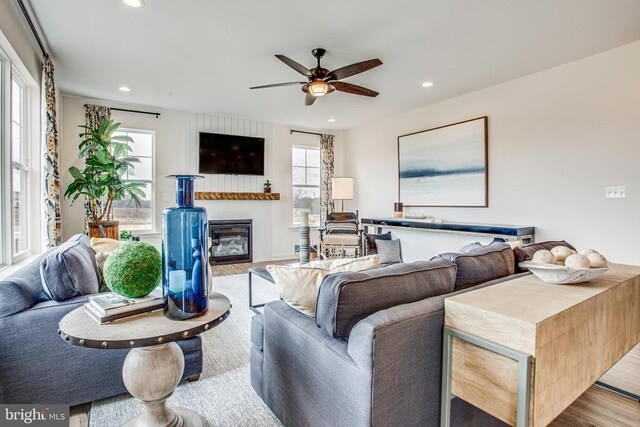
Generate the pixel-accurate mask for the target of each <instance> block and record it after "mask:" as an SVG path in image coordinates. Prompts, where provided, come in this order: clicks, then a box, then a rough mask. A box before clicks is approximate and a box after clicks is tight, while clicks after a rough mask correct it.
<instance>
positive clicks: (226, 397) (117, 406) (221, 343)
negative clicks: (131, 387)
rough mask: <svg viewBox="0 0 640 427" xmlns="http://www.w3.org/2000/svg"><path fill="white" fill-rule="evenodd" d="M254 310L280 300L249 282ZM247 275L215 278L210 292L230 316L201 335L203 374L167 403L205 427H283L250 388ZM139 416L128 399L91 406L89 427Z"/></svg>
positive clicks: (264, 285) (108, 426) (270, 289)
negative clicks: (224, 300) (221, 298)
mask: <svg viewBox="0 0 640 427" xmlns="http://www.w3.org/2000/svg"><path fill="white" fill-rule="evenodd" d="M253 282H254V284H253V298H254V304H255V303H258V302H265V301H271V300H274V299H277V298H278V294H277V292H276V290H275V287H274V286H273V285H272V284H271V283H268V282H266V281H264V280H262V279H260V278H258V277H254V279H253ZM247 283H248V277H247V274H238V275H233V276H222V277H214V278H213V284H212V286H213V290H214V291H216V292H219V293H222V294H224V295H226V296H227V297H228V298H229V299H230V300H231V304H232V308H231V314H230V315H229V317H228V318H227V319H226V320H225V321H224V322H222V323H221V324H220V325H219V326H216V327H215V328H213V329H212V330H211V331H209V332H207V333H204V334H202V335H201V337H202V347H203V348H202V350H203V355H204V361H203V372H202V375H201V376H200V380H199V381H196V382H192V383H190V382H186V381H185V382H182V383H180V385H178V387H177V388H176V391H175V393H174V394H173V396H171V397H170V398H169V400H168V402H169V404H170V405H172V406H180V407H184V408H189V409H191V410H194V411H196V412H198V413H199V414H200V415H202V416H203V417H204V418H205V425H207V426H210V427H213V426H215V427H218V426H258V427H263V426H264V427H270V426H281V424H280V422H279V421H278V419H277V418H276V417H275V416H274V415H273V414H272V413H271V411H270V410H269V408H267V406H266V405H265V404H264V403H263V402H262V400H261V399H260V398H259V397H258V396H257V395H256V393H255V392H254V391H253V388H251V382H250V378H249V350H250V347H251V344H250V340H249V334H250V333H249V331H250V322H251V317H252V316H253V315H254V313H253V311H251V310H250V309H249V307H248V299H249V296H248V295H249V292H248V285H247ZM142 412H143V405H142V404H141V403H140V402H138V401H136V400H135V399H134V398H133V397H131V396H130V395H121V396H118V397H114V398H109V399H104V400H100V401H97V402H94V403H93V407H92V409H91V415H90V426H91V427H113V426H119V425H122V424H124V423H125V422H126V421H127V420H129V419H131V418H133V417H135V416H136V415H138V414H140V413H142Z"/></svg>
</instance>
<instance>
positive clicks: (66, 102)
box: [60, 95, 340, 261]
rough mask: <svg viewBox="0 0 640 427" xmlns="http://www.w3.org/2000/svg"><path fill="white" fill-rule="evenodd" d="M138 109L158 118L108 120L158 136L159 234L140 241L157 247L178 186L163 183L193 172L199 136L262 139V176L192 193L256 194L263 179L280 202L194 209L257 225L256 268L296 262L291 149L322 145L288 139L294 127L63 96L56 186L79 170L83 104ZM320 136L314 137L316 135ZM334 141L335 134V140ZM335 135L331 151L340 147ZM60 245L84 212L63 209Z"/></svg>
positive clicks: (220, 180) (219, 179) (204, 183)
mask: <svg viewBox="0 0 640 427" xmlns="http://www.w3.org/2000/svg"><path fill="white" fill-rule="evenodd" d="M86 103H92V104H98V105H105V106H110V107H121V108H130V109H141V110H145V111H153V112H159V113H161V114H160V117H159V118H157V119H156V118H155V117H154V116H148V115H142V114H132V113H125V112H119V111H112V118H113V119H115V120H117V121H119V122H121V123H122V126H123V127H125V128H132V129H145V130H154V131H155V132H156V150H155V154H156V159H155V174H156V187H155V203H156V205H155V206H156V224H157V231H158V233H156V234H152V235H147V236H143V240H146V241H149V242H151V243H153V244H156V245H159V244H160V235H159V232H160V228H161V216H162V209H163V208H165V207H168V206H174V205H175V203H174V202H175V184H174V181H173V180H170V179H164V176H166V175H170V174H176V173H197V172H198V170H197V169H198V163H197V162H198V159H197V153H198V132H199V131H205V132H220V133H231V134H239V135H247V136H262V137H264V138H265V140H266V150H265V176H264V177H249V176H232V175H206V178H205V179H204V180H201V181H200V180H199V181H196V191H231V192H243V191H247V192H260V191H262V184H263V183H264V180H265V179H267V178H268V179H269V180H270V181H271V182H272V184H273V186H272V191H273V192H279V193H281V200H279V201H231V200H224V201H206V200H201V201H197V205H199V206H203V207H205V208H206V209H207V212H208V216H209V219H230V218H250V219H253V222H254V245H253V248H254V260H255V261H266V260H272V259H280V258H291V257H293V246H294V244H295V243H296V242H297V240H298V232H297V229H295V228H293V227H291V222H292V218H291V216H292V213H291V212H292V200H291V198H292V196H291V146H292V145H294V144H295V145H314V144H315V145H319V138H318V137H317V136H308V135H300V134H290V133H289V129H291V127H289V126H285V125H280V124H273V123H266V122H262V121H259V120H252V119H245V118H238V117H226V116H221V115H214V114H198V113H186V112H180V111H172V110H165V109H161V108H157V107H149V106H146V107H145V106H136V105H129V104H122V103H116V102H110V101H104V100H96V99H88V98H79V97H74V96H68V95H65V96H63V98H62V114H61V129H60V141H61V144H60V145H61V171H62V173H61V185H62V190H63V192H64V190H65V189H66V188H67V186H68V184H69V182H70V181H71V176H70V175H69V173H68V169H69V167H70V166H72V165H74V164H76V165H77V164H78V163H79V160H78V158H77V155H78V149H77V146H78V143H79V142H80V138H79V136H78V134H79V128H78V125H80V124H83V123H84V104H86ZM316 132H317V131H316ZM333 133H335V132H333ZM339 140H340V135H339V133H338V135H337V138H336V144H337V145H339V144H340V142H339ZM62 206H63V209H62V230H63V238H64V239H67V238H69V237H70V236H72V235H73V234H75V233H79V232H82V227H83V209H82V206H81V204H78V206H74V207H73V208H69V207H68V201H66V200H65V201H63V203H62Z"/></svg>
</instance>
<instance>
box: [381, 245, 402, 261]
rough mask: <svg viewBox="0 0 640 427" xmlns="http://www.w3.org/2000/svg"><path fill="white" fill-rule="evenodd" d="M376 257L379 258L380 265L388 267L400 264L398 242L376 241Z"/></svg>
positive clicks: (400, 254) (400, 255) (400, 256)
mask: <svg viewBox="0 0 640 427" xmlns="http://www.w3.org/2000/svg"><path fill="white" fill-rule="evenodd" d="M376 248H377V249H378V256H380V264H383V265H389V264H397V263H399V262H402V253H401V252H400V240H378V241H376Z"/></svg>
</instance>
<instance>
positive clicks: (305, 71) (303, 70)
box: [276, 55, 311, 77]
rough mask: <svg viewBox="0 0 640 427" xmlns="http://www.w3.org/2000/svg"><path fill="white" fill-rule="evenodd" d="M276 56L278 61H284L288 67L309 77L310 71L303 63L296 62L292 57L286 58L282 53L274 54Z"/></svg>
mask: <svg viewBox="0 0 640 427" xmlns="http://www.w3.org/2000/svg"><path fill="white" fill-rule="evenodd" d="M276 58H278V59H279V60H280V61H282V62H284V63H285V64H287V65H288V66H289V67H291V68H293V69H294V70H296V71H297V72H299V73H300V74H302V75H303V76H307V77H311V71H309V69H308V68H306V67H305V66H304V65H302V64H298V63H297V62H296V61H294V60H293V59H291V58H287V57H286V56H284V55H276Z"/></svg>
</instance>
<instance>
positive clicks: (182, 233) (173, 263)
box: [162, 175, 209, 320]
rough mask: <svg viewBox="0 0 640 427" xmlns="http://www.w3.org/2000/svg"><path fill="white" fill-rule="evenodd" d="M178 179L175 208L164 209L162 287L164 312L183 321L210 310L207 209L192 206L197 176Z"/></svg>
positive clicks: (169, 316) (183, 176)
mask: <svg viewBox="0 0 640 427" xmlns="http://www.w3.org/2000/svg"><path fill="white" fill-rule="evenodd" d="M169 177H173V178H175V179H176V205H177V206H176V207H174V208H167V209H165V210H164V211H163V212H162V259H163V263H164V265H163V266H162V287H163V295H164V314H165V316H166V317H168V318H169V319H173V320H184V319H190V318H192V317H196V316H200V315H202V314H204V313H205V312H206V311H207V308H208V302H209V264H208V263H207V247H206V245H207V238H208V227H209V222H208V221H207V211H206V210H205V209H204V208H201V207H196V206H194V205H193V200H194V180H195V179H196V178H203V177H202V176H196V175H171V176H169Z"/></svg>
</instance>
